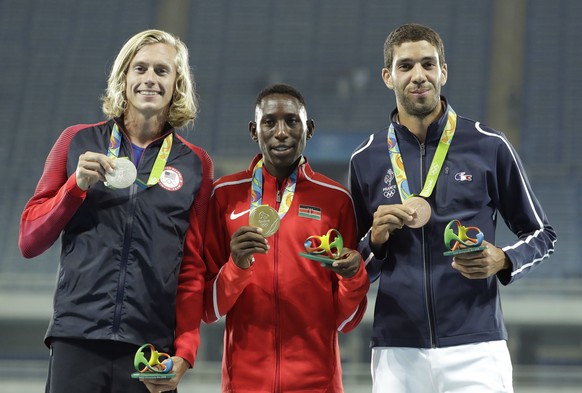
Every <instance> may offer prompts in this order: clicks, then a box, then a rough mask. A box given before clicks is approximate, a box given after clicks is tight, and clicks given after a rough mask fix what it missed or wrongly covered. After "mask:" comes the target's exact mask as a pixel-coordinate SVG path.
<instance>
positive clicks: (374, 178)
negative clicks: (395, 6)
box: [349, 24, 556, 393]
mask: <svg viewBox="0 0 582 393" xmlns="http://www.w3.org/2000/svg"><path fill="white" fill-rule="evenodd" d="M384 61H385V65H384V67H385V68H383V70H382V77H383V79H384V82H385V84H386V86H387V87H388V88H389V89H391V90H394V93H395V96H396V103H397V108H396V109H395V110H394V111H393V112H392V115H391V124H390V127H389V129H388V130H383V131H380V132H378V133H375V134H373V135H371V136H370V137H369V138H368V139H367V140H366V141H364V142H363V143H362V144H361V145H360V146H359V147H358V148H357V149H356V150H355V151H354V153H353V155H352V158H351V161H350V179H349V182H350V189H351V192H352V195H353V199H354V203H355V206H356V215H357V220H358V231H359V235H360V237H361V238H362V241H361V243H360V251H361V252H362V255H363V257H364V259H365V260H366V263H367V270H368V274H369V276H370V280H371V281H374V280H377V279H380V283H379V290H378V294H377V298H376V305H375V311H374V327H373V332H372V339H371V346H372V378H373V380H374V392H380V391H382V392H391V393H399V392H413V393H417V392H444V391H446V392H468V391H478V392H512V391H513V387H512V366H511V360H510V357H509V352H508V349H507V345H506V340H507V332H506V329H505V326H504V322H503V315H502V312H501V302H500V298H499V290H498V286H499V283H501V284H503V285H507V284H509V283H511V282H513V281H514V280H517V279H519V278H521V277H522V276H524V275H525V274H527V273H528V272H529V271H531V270H532V269H533V268H534V267H536V266H537V265H539V264H540V263H541V262H542V261H543V260H544V259H546V258H548V257H549V255H550V254H552V252H553V251H554V244H555V242H556V234H555V232H554V230H553V228H552V227H551V226H550V224H549V222H548V220H547V217H546V215H545V214H544V212H543V210H542V208H541V206H540V203H539V202H538V200H537V198H536V197H535V195H534V194H533V191H532V189H531V187H530V184H529V181H528V179H527V176H526V174H525V171H524V168H523V166H522V163H521V161H520V159H519V157H518V155H517V153H516V151H515V150H514V148H513V147H512V146H511V144H510V143H509V142H508V140H507V139H506V137H505V136H504V135H503V134H502V133H501V132H499V131H496V130H493V129H490V128H488V127H486V126H485V125H483V124H481V123H479V122H475V121H473V120H470V119H467V118H464V117H461V116H458V115H457V114H456V113H455V112H454V110H453V108H452V107H451V105H449V103H448V102H447V100H446V99H445V97H443V96H442V95H441V88H442V86H443V85H444V84H445V83H446V81H447V65H446V63H445V56H444V45H443V42H442V40H441V38H440V36H439V35H438V34H437V33H436V32H435V31H433V30H432V29H430V28H427V27H425V26H421V25H416V24H407V25H403V26H400V27H399V28H397V29H396V30H394V31H393V32H392V33H390V35H389V36H388V38H387V40H386V43H385V45H384ZM498 213H499V214H501V216H502V217H503V219H504V220H505V222H506V224H507V225H508V227H509V228H510V229H511V230H512V231H513V232H514V233H515V234H516V235H517V237H518V239H517V242H516V243H515V244H513V245H510V246H507V247H503V248H498V247H496V246H495V227H496V223H497V217H498V215H497V214H498ZM423 218H425V219H426V220H428V221H426V222H423ZM452 220H459V222H460V223H461V224H462V225H463V226H465V227H477V228H479V229H480V231H481V232H482V233H483V235H484V238H485V241H484V242H483V245H484V246H485V247H486V248H485V249H484V250H482V251H478V252H472V253H465V254H457V255H455V256H445V255H443V253H444V252H445V251H447V248H446V247H445V242H444V241H443V233H444V231H445V228H446V227H447V224H448V223H449V222H451V221H452Z"/></svg>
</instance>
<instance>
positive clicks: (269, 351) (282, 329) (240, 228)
mask: <svg viewBox="0 0 582 393" xmlns="http://www.w3.org/2000/svg"><path fill="white" fill-rule="evenodd" d="M313 128H314V123H313V120H308V118H307V112H306V109H305V102H304V99H303V97H302V96H301V93H299V92H298V91H297V90H296V89H294V88H293V87H291V86H288V85H274V86H270V87H268V88H266V89H264V90H263V91H262V92H261V93H260V94H259V96H258V98H257V102H256V110H255V121H252V122H250V124H249V131H250V134H251V137H252V139H253V140H254V141H255V142H257V143H258V144H259V148H260V150H261V153H262V154H260V155H257V156H256V157H255V158H254V159H253V161H252V163H251V166H250V167H249V169H247V170H245V171H242V172H239V173H235V174H232V175H228V176H225V177H223V178H221V179H219V180H217V181H216V182H215V184H214V189H213V193H212V196H211V201H210V208H209V212H208V216H207V232H206V240H205V250H204V252H205V257H206V261H207V263H208V265H209V266H208V270H209V272H210V273H211V277H212V279H211V280H210V281H208V282H207V285H206V290H205V295H204V298H205V300H204V303H205V305H204V307H205V310H204V317H203V318H204V320H205V321H206V322H214V321H216V320H218V319H219V318H221V317H222V316H225V315H226V332H225V338H224V354H223V362H222V364H223V366H222V391H223V392H253V393H257V392H291V391H292V392H343V387H342V380H341V377H342V373H341V365H340V354H339V347H338V331H341V332H344V333H345V332H348V331H350V330H352V329H354V328H355V327H356V326H357V325H358V323H359V322H360V321H361V319H362V316H363V314H364V312H365V309H366V304H367V303H366V293H367V291H368V287H369V281H368V278H367V276H366V271H365V267H364V263H363V261H362V258H361V256H360V254H359V253H358V252H357V251H354V250H353V248H355V246H356V224H355V215H354V207H353V203H352V199H351V196H350V194H349V193H348V191H347V190H346V189H345V188H344V187H342V186H341V185H339V184H338V183H336V182H334V181H332V180H331V179H329V178H327V177H325V176H323V175H321V174H319V173H316V172H314V171H313V170H312V169H311V167H310V165H309V163H308V162H307V160H306V159H305V158H304V157H303V155H302V153H303V150H304V149H305V145H306V142H307V140H308V139H310V138H311V136H312V135H313ZM263 205H269V206H270V207H272V208H274V210H275V211H276V213H277V214H276V215H275V217H276V216H277V215H278V217H279V218H280V227H279V229H278V231H277V232H276V233H275V234H273V235H272V236H269V233H264V232H263V230H262V229H259V228H257V227H255V226H252V225H250V224H249V216H253V211H254V209H255V208H257V207H258V206H263ZM273 213H275V212H273ZM330 229H336V230H338V231H339V232H340V233H341V235H342V236H343V240H344V244H345V245H346V246H347V247H349V248H344V251H343V254H342V257H341V258H340V259H338V260H337V261H335V262H333V264H323V263H320V262H316V261H313V260H310V259H307V258H304V257H302V256H300V255H299V253H300V252H304V251H305V247H304V243H305V241H306V239H307V238H308V237H310V236H312V235H324V234H326V233H327V232H328V231H329V230H330ZM265 235H267V236H265Z"/></svg>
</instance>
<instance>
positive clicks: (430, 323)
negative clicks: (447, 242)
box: [420, 143, 436, 348]
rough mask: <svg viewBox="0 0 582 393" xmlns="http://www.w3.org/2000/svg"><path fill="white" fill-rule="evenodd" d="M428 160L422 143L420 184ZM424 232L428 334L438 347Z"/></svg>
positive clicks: (423, 253)
mask: <svg viewBox="0 0 582 393" xmlns="http://www.w3.org/2000/svg"><path fill="white" fill-rule="evenodd" d="M425 161H426V146H425V144H424V143H420V185H421V187H422V185H423V184H424V181H425V179H424V165H425ZM421 231H422V232H421V233H422V264H423V279H424V290H425V296H424V301H425V307H426V314H427V320H428V334H429V340H430V346H431V347H432V348H436V341H435V332H434V325H435V324H434V310H433V308H432V306H431V304H432V295H431V293H432V292H431V285H430V266H429V261H428V258H427V244H426V241H425V239H426V236H425V232H424V227H423V228H421Z"/></svg>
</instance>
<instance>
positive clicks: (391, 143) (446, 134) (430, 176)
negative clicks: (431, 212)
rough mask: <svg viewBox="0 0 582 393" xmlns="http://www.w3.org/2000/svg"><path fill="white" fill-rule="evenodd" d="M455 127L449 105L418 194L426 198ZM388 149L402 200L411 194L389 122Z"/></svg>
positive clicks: (394, 134)
mask: <svg viewBox="0 0 582 393" xmlns="http://www.w3.org/2000/svg"><path fill="white" fill-rule="evenodd" d="M456 127H457V114H456V113H455V111H454V110H453V108H451V107H450V106H449V109H448V113H447V124H446V125H445V129H444V130H443V133H442V134H441V138H440V140H439V144H438V147H437V150H436V153H435V155H434V157H433V159H432V162H431V164H430V167H429V169H428V173H427V175H426V180H425V182H424V186H423V187H422V191H421V192H420V194H419V195H420V196H422V197H424V198H427V197H429V196H430V195H431V194H432V191H433V190H434V187H435V185H436V182H437V179H438V177H439V173H440V171H441V168H442V166H443V163H444V162H445V157H446V156H447V152H448V151H449V146H450V145H451V141H452V140H453V136H454V135H455V128H456ZM388 151H389V153H390V162H392V168H394V176H395V178H396V184H397V186H398V192H399V193H400V199H401V200H402V202H404V201H405V200H406V199H408V198H410V197H411V196H413V194H411V192H410V187H409V185H408V178H407V177H406V171H405V170H404V161H403V160H402V155H401V154H400V147H398V140H397V139H396V132H395V130H394V125H392V124H390V127H389V129H388Z"/></svg>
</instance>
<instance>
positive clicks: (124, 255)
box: [111, 141, 145, 340]
mask: <svg viewBox="0 0 582 393" xmlns="http://www.w3.org/2000/svg"><path fill="white" fill-rule="evenodd" d="M129 146H131V141H129ZM144 153H145V151H144ZM129 158H130V160H131V161H132V162H133V149H131V148H130V149H129ZM140 161H141V160H140ZM138 169H139V163H138ZM136 195H137V185H136V184H135V183H134V184H132V185H131V187H130V188H129V200H130V204H129V206H130V209H129V215H128V217H127V221H126V223H125V232H124V233H123V249H122V251H121V260H120V262H119V263H120V265H119V279H118V281H117V291H116V295H115V310H114V313H113V326H112V327H111V331H112V333H113V339H115V340H118V339H119V336H118V335H119V326H120V325H121V311H122V309H123V297H124V294H125V280H126V278H127V263H128V259H129V247H130V245H131V234H132V233H133V230H132V228H133V219H134V215H135V206H136Z"/></svg>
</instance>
